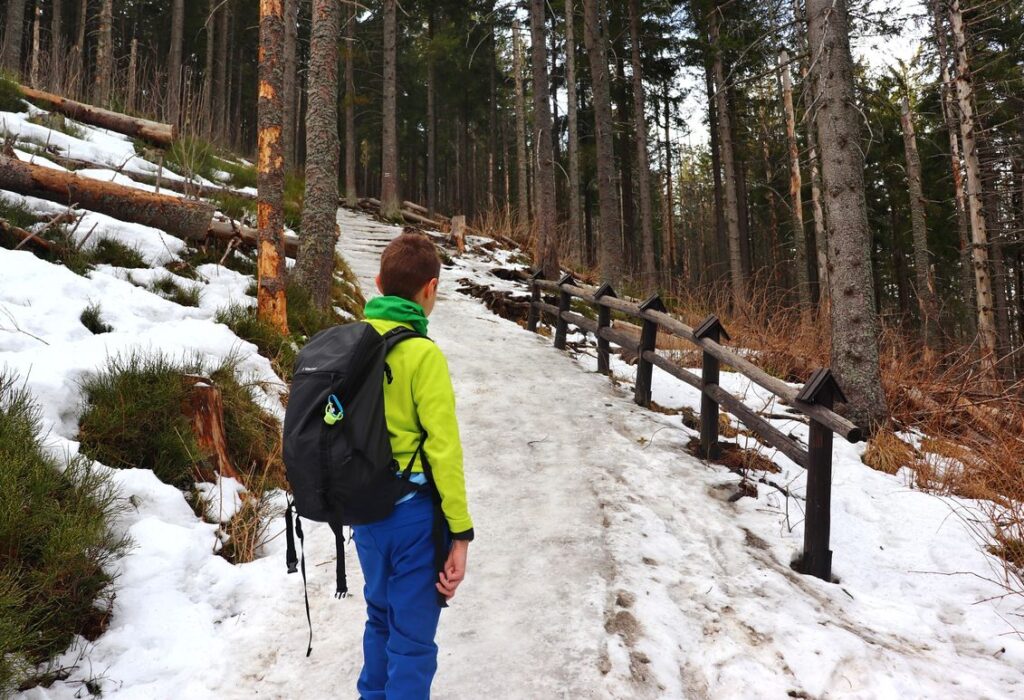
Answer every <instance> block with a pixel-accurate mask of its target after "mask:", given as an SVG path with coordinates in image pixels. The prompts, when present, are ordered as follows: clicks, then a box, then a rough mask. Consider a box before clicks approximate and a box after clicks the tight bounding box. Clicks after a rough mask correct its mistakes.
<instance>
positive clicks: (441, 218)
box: [402, 200, 451, 224]
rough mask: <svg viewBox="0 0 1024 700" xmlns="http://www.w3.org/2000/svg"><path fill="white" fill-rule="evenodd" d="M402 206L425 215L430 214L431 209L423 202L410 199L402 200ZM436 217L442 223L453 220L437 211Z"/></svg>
mask: <svg viewBox="0 0 1024 700" xmlns="http://www.w3.org/2000/svg"><path fill="white" fill-rule="evenodd" d="M402 208H403V209H408V210H409V211H412V212H415V213H417V214H422V215H423V216H430V210H429V209H427V208H426V207H425V206H423V205H422V204H417V203H416V202H410V201H409V200H405V201H404V202H402ZM434 218H435V219H437V220H438V221H439V222H441V223H442V224H447V223H448V222H449V221H451V218H449V217H447V216H445V215H444V214H441V213H439V212H436V211H435V212H434Z"/></svg>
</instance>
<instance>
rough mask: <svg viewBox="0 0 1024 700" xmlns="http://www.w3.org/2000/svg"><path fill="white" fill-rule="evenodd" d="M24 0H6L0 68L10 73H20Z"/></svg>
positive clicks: (16, 74)
mask: <svg viewBox="0 0 1024 700" xmlns="http://www.w3.org/2000/svg"><path fill="white" fill-rule="evenodd" d="M25 2H26V0H7V18H6V21H5V22H4V44H3V50H2V52H0V69H2V70H4V71H6V72H7V73H9V74H10V75H13V76H16V77H18V76H20V75H21V42H22V33H23V32H24V31H25V28H24V25H25Z"/></svg>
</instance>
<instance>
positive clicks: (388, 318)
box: [364, 296, 473, 540]
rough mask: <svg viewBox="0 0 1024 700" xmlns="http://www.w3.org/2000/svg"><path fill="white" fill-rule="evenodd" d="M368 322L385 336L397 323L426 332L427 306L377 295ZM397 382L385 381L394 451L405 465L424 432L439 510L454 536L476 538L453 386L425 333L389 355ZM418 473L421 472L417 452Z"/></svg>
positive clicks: (415, 468) (367, 313)
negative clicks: (424, 307)
mask: <svg viewBox="0 0 1024 700" xmlns="http://www.w3.org/2000/svg"><path fill="white" fill-rule="evenodd" d="M364 315H365V317H366V321H367V322H368V323H369V324H370V325H371V326H373V327H374V329H375V330H376V331H377V332H378V333H380V334H381V335H383V334H385V333H387V332H388V331H390V330H391V329H392V328H395V327H397V326H405V327H406V328H412V329H413V330H416V331H417V332H419V333H422V334H423V335H426V332H427V317H426V316H425V315H424V313H423V308H422V307H421V306H420V305H419V304H416V303H415V302H412V301H409V300H408V299H404V298H402V297H395V296H380V297H374V298H373V299H371V300H370V301H369V302H368V303H367V304H366V308H365V310H364ZM387 362H388V366H389V367H390V368H391V375H392V377H393V381H392V382H391V383H390V384H389V383H388V381H387V379H386V378H385V380H384V415H385V417H386V418H387V422H388V433H389V434H390V436H391V452H392V453H393V454H394V458H395V460H396V461H397V462H398V463H399V464H400V465H401V466H402V468H403V469H404V468H405V466H406V465H407V464H408V463H409V460H410V459H411V458H412V456H413V454H414V453H415V452H416V447H417V445H419V441H420V438H421V436H422V435H423V433H424V432H426V434H427V439H426V442H424V444H423V451H424V452H425V453H426V455H427V459H428V460H429V461H430V466H431V470H432V472H433V475H434V482H435V483H436V484H437V490H438V491H439V492H440V494H441V509H442V510H443V512H444V516H445V519H446V520H447V521H448V527H449V529H450V530H451V533H452V537H453V538H454V539H468V540H471V539H473V521H472V519H471V518H470V517H469V507H468V505H467V502H466V482H465V477H464V475H463V471H462V442H461V441H460V439H459V424H458V421H457V419H456V417H455V391H454V389H453V388H452V380H451V375H450V374H449V373H448V362H447V361H446V360H445V357H444V354H443V353H442V352H441V349H440V348H439V347H437V345H435V344H434V343H433V342H432V341H430V340H427V339H426V338H423V339H421V338H413V339H411V340H407V341H405V342H404V343H399V344H398V345H397V346H395V348H394V350H392V351H391V353H390V354H389V355H388V360H387ZM412 471H413V473H414V474H416V473H422V472H423V463H422V460H420V458H419V457H417V458H416V461H415V463H414V464H413V468H412Z"/></svg>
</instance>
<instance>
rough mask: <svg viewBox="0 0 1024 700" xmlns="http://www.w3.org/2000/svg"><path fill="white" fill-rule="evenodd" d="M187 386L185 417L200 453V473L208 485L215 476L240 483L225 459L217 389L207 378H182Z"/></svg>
mask: <svg viewBox="0 0 1024 700" xmlns="http://www.w3.org/2000/svg"><path fill="white" fill-rule="evenodd" d="M184 381H185V382H186V383H187V384H188V385H189V402H188V407H187V411H188V415H189V417H190V418H191V419H192V431H193V433H194V434H195V438H196V443H198V445H199V449H200V450H202V463H201V466H200V471H201V473H202V476H203V478H204V479H205V480H207V481H216V477H217V474H220V475H221V476H224V477H231V478H232V479H237V480H238V481H241V476H240V475H239V473H238V470H236V469H235V467H234V465H233V464H232V463H231V457H230V456H229V455H228V441H227V436H226V434H225V432H224V401H223V399H222V398H221V394H220V389H218V388H217V387H216V386H215V385H214V383H213V382H212V381H211V380H210V379H208V378H206V377H199V376H196V375H188V374H187V375H185V377H184Z"/></svg>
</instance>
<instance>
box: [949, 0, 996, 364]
mask: <svg viewBox="0 0 1024 700" xmlns="http://www.w3.org/2000/svg"><path fill="white" fill-rule="evenodd" d="M948 7H949V20H950V25H951V27H952V29H953V42H954V49H955V56H956V68H957V71H956V73H957V75H956V91H957V100H958V103H959V106H960V138H961V139H962V140H963V145H964V165H965V166H966V169H967V203H968V207H969V210H970V221H971V242H972V244H973V245H972V256H971V257H972V259H973V263H974V287H975V292H976V296H977V302H976V304H977V309H978V349H979V351H980V353H981V367H982V371H983V373H984V374H985V377H986V378H987V379H989V380H990V381H992V382H994V381H995V379H996V362H997V360H998V357H997V350H996V348H997V341H996V325H995V317H994V315H993V308H992V279H991V277H990V276H989V267H988V231H987V229H986V228H985V211H984V201H983V199H982V183H981V164H980V162H979V160H978V145H977V143H976V141H975V135H976V134H977V131H978V125H977V124H976V123H975V119H974V88H973V86H972V84H971V66H970V62H969V61H968V58H967V37H966V35H965V34H964V19H963V14H962V12H961V10H960V0H950V2H949V5H948Z"/></svg>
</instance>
